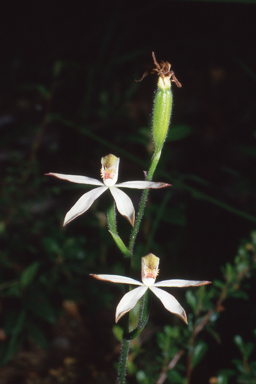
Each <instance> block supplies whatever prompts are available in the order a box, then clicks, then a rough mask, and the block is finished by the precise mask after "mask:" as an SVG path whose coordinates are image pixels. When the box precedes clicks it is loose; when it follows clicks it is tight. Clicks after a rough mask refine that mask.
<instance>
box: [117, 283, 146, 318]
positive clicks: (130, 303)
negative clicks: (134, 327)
mask: <svg viewBox="0 0 256 384" xmlns="http://www.w3.org/2000/svg"><path fill="white" fill-rule="evenodd" d="M147 289H148V287H146V286H145V285H143V286H142V287H138V288H135V289H133V290H132V291H130V292H127V293H126V294H125V295H124V296H123V297H122V299H121V301H120V302H119V304H118V306H117V307H116V323H117V322H118V320H119V319H120V318H121V317H122V316H123V315H124V314H125V313H127V312H129V311H130V310H131V309H133V307H135V305H136V304H137V302H138V301H139V299H140V298H141V297H142V296H143V295H144V293H145V292H146V290H147Z"/></svg>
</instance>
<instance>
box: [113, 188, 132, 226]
mask: <svg viewBox="0 0 256 384" xmlns="http://www.w3.org/2000/svg"><path fill="white" fill-rule="evenodd" d="M109 189H110V192H111V193H112V196H113V197H114V199H115V202H116V207H117V210H118V211H119V213H121V215H123V216H124V217H126V218H127V220H128V221H129V222H130V223H131V225H132V226H134V221H135V211H134V207H133V203H132V201H131V199H130V197H129V196H127V195H126V193H124V192H123V191H121V189H118V188H116V187H110V188H109Z"/></svg>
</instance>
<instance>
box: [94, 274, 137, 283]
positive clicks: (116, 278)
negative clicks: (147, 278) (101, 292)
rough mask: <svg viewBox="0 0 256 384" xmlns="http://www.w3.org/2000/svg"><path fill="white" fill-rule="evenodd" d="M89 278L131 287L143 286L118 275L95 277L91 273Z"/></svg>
mask: <svg viewBox="0 0 256 384" xmlns="http://www.w3.org/2000/svg"><path fill="white" fill-rule="evenodd" d="M90 276H92V277H94V278H95V279H98V280H104V281H111V282H112V283H123V284H133V285H143V284H142V283H141V282H140V281H137V280H134V279H132V278H130V277H125V276H118V275H95V274H94V273H91V274H90Z"/></svg>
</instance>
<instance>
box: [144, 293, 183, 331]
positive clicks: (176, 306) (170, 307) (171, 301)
mask: <svg viewBox="0 0 256 384" xmlns="http://www.w3.org/2000/svg"><path fill="white" fill-rule="evenodd" d="M149 289H150V290H151V291H152V292H153V293H154V294H155V295H156V296H157V297H158V299H159V300H161V301H162V303H163V305H164V307H165V308H166V309H167V311H169V312H171V313H174V314H175V315H177V316H179V317H180V318H181V319H182V320H184V321H185V323H186V324H187V323H188V321H187V315H186V312H185V310H184V309H183V308H182V306H181V305H180V303H179V302H178V301H177V300H176V299H175V297H174V296H172V295H170V293H168V292H165V291H163V290H162V289H160V288H156V286H152V287H149Z"/></svg>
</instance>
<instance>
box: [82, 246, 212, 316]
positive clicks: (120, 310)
mask: <svg viewBox="0 0 256 384" xmlns="http://www.w3.org/2000/svg"><path fill="white" fill-rule="evenodd" d="M158 265H159V258H158V257H156V256H155V255H153V254H152V253H150V254H148V255H147V256H145V257H142V258H141V280H142V283H141V282H140V281H137V280H134V279H132V278H130V277H125V276H118V275H95V274H90V276H93V277H94V278H95V279H98V280H104V281H111V282H112V283H124V284H131V285H139V287H138V288H135V289H133V290H132V291H129V292H128V293H126V294H125V295H124V296H123V297H122V299H121V301H120V302H119V304H118V306H117V308H116V323H117V322H118V320H119V319H120V318H121V317H122V316H123V315H124V314H125V313H127V312H129V311H130V310H131V309H133V308H134V307H135V305H136V304H137V302H138V301H139V299H140V298H141V297H142V296H143V295H144V294H145V292H146V290H147V289H150V290H151V291H152V292H153V293H154V294H155V295H156V296H157V297H158V298H159V299H160V300H161V302H162V303H163V305H164V307H165V308H166V309H167V311H169V312H171V313H174V314H175V315H177V316H178V317H180V318H181V319H182V320H184V321H185V323H186V324H187V315H186V312H185V310H184V309H183V308H182V306H181V305H180V303H179V302H178V301H177V300H176V299H175V297H174V296H172V295H170V293H168V292H165V291H163V290H162V289H160V288H158V287H179V288H182V287H197V286H200V285H206V284H210V283H211V282H210V281H194V280H163V281H159V282H158V283H155V280H156V277H157V275H158V271H159V270H158Z"/></svg>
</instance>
